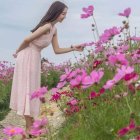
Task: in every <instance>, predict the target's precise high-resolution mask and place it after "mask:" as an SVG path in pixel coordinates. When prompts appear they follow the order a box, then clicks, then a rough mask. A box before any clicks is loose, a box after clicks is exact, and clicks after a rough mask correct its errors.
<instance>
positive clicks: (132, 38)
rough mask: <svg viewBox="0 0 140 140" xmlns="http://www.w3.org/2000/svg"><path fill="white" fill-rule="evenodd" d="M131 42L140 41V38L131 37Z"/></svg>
mask: <svg viewBox="0 0 140 140" xmlns="http://www.w3.org/2000/svg"><path fill="white" fill-rule="evenodd" d="M130 40H134V41H140V37H136V36H133V37H130Z"/></svg>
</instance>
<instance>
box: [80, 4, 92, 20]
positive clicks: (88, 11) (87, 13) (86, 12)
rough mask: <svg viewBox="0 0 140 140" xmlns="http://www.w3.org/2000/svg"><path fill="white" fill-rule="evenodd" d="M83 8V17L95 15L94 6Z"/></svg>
mask: <svg viewBox="0 0 140 140" xmlns="http://www.w3.org/2000/svg"><path fill="white" fill-rule="evenodd" d="M82 10H83V11H84V14H81V18H88V17H90V16H92V15H93V11H94V7H93V6H92V5H90V6H88V7H87V8H85V7H84V8H83V9H82Z"/></svg>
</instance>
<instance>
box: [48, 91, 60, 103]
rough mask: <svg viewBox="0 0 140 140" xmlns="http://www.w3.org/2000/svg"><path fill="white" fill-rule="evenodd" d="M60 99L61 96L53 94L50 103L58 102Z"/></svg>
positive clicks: (57, 93)
mask: <svg viewBox="0 0 140 140" xmlns="http://www.w3.org/2000/svg"><path fill="white" fill-rule="evenodd" d="M60 98H61V94H60V93H59V92H56V93H55V94H53V95H52V97H51V99H50V101H56V102H57V101H58V100H59V99H60Z"/></svg>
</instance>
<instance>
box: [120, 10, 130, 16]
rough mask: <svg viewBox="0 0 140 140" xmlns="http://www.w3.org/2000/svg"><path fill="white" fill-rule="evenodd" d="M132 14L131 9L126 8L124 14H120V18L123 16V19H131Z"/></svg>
mask: <svg viewBox="0 0 140 140" xmlns="http://www.w3.org/2000/svg"><path fill="white" fill-rule="evenodd" d="M130 13H131V8H126V9H125V10H124V11H123V13H119V16H123V17H127V18H128V17H129V15H130Z"/></svg>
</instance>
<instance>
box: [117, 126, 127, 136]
mask: <svg viewBox="0 0 140 140" xmlns="http://www.w3.org/2000/svg"><path fill="white" fill-rule="evenodd" d="M128 132H129V128H128V127H125V128H122V129H121V130H119V131H118V135H119V136H124V135H126V134H127V133H128Z"/></svg>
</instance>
